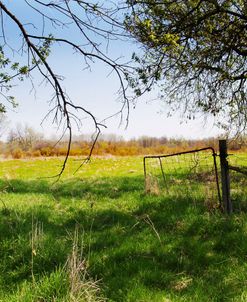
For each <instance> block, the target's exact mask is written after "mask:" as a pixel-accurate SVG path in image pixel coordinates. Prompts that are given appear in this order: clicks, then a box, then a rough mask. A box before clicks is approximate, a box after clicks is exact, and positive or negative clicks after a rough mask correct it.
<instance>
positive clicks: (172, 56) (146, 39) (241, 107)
mask: <svg viewBox="0 0 247 302" xmlns="http://www.w3.org/2000/svg"><path fill="white" fill-rule="evenodd" d="M128 3H129V5H130V7H131V10H130V12H129V13H128V15H127V17H126V27H127V29H128V30H129V32H130V33H131V34H132V35H133V36H134V37H135V39H137V40H138V41H139V42H140V43H141V45H142V46H143V50H144V53H145V55H144V56H142V57H138V56H137V55H134V59H135V60H136V61H137V62H138V63H139V68H138V69H137V76H136V77H135V78H134V79H132V85H133V86H135V87H136V89H138V87H140V88H141V87H142V86H143V85H145V86H146V85H149V84H150V83H151V84H152V85H153V84H157V83H158V84H159V85H160V87H161V91H162V92H161V97H162V98H163V99H164V100H165V101H166V102H167V103H168V104H169V105H170V106H171V107H170V108H171V110H177V109H178V108H183V110H184V113H186V115H187V117H188V118H194V117H195V116H196V113H198V112H202V113H206V114H208V113H209V114H212V115H213V116H215V121H216V122H217V123H218V125H220V126H223V127H224V128H226V129H230V130H237V131H243V130H246V123H247V100H246V96H247V82H246V80H247V4H246V1H243V0H188V1H181V0H162V1H160V0H145V1H142V0H129V1H128Z"/></svg>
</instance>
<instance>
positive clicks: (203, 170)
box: [144, 150, 219, 205]
mask: <svg viewBox="0 0 247 302" xmlns="http://www.w3.org/2000/svg"><path fill="white" fill-rule="evenodd" d="M213 154H215V153H214V152H213ZM213 154H212V150H202V151H197V150H195V152H193V151H190V152H188V153H182V154H181V153H179V154H174V155H172V154H171V155H169V156H166V157H165V156H160V157H159V156H153V157H152V156H148V157H146V159H145V161H144V162H145V167H144V169H145V185H146V192H148V193H153V194H166V195H169V196H171V197H172V196H173V197H178V196H181V195H182V196H183V197H184V196H187V197H189V198H190V199H193V200H194V201H197V200H200V201H201V200H203V201H204V202H209V203H213V204H215V205H217V204H219V203H218V200H219V199H218V198H219V196H218V193H219V192H218V186H217V181H218V180H217V175H216V173H217V172H216V171H215V164H214V157H213Z"/></svg>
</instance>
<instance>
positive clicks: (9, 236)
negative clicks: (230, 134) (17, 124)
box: [0, 177, 247, 301]
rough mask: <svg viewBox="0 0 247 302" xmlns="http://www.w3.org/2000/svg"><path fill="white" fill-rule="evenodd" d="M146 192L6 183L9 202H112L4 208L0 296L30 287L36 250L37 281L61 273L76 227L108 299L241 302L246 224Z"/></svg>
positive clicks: (109, 185)
mask: <svg viewBox="0 0 247 302" xmlns="http://www.w3.org/2000/svg"><path fill="white" fill-rule="evenodd" d="M142 186H143V181H142V178H141V177H139V178H135V177H131V178H127V177H126V178H114V179H113V178H112V179H109V178H108V179H101V180H95V181H94V182H86V181H81V180H78V179H77V180H73V181H69V182H65V183H59V184H57V185H56V186H55V187H52V186H51V185H50V184H49V183H48V182H44V181H36V182H35V181H32V182H24V181H21V180H12V181H9V182H4V181H3V180H2V181H1V187H2V188H5V190H6V192H11V193H13V194H15V193H16V194H29V193H32V194H35V193H38V194H51V195H52V196H53V195H55V196H57V197H71V196H72V197H79V198H81V197H83V196H85V194H86V193H90V194H91V196H94V195H95V196H96V197H97V198H102V197H104V198H107V197H108V198H109V201H107V200H106V201H105V204H102V206H100V205H99V206H98V207H97V208H90V207H84V208H82V207H79V203H75V204H73V206H71V205H70V204H69V203H70V199H69V198H68V200H67V203H64V202H63V203H60V202H57V201H55V202H54V201H53V202H51V201H49V202H47V204H38V205H36V206H35V204H32V205H30V208H26V209H19V208H18V206H16V208H11V207H9V208H2V211H1V212H0V241H1V244H0V255H1V260H0V271H1V272H2V276H3V277H2V278H0V286H1V287H2V291H3V292H5V293H8V292H11V291H13V290H15V289H16V287H17V286H21V283H22V282H23V281H24V280H31V271H32V263H31V260H32V254H33V253H34V251H33V250H32V249H35V257H33V258H34V262H33V273H34V275H35V276H36V278H41V277H42V275H43V274H49V273H51V272H52V271H54V270H55V269H56V268H57V267H61V266H63V265H64V263H65V262H66V260H67V257H68V255H69V253H70V251H71V247H72V244H73V233H74V230H75V227H77V228H78V229H79V231H80V234H82V240H83V243H81V245H82V246H83V252H84V255H85V257H86V258H87V260H88V263H89V271H90V274H91V275H92V276H93V277H95V278H97V279H102V288H103V290H104V294H105V296H106V297H107V298H109V299H110V300H111V301H164V298H169V299H171V300H172V301H181V300H183V301H232V299H233V298H235V299H237V298H238V297H239V298H240V296H241V294H242V293H243V291H244V289H245V282H246V278H247V270H246V265H245V262H246V254H247V245H246V242H247V235H246V222H245V220H246V216H245V215H244V214H243V215H239V216H233V217H224V216H223V215H222V214H220V213H218V212H216V211H215V212H213V213H208V212H207V211H206V210H205V207H204V206H203V203H202V202H201V201H198V200H190V199H189V198H188V197H177V198H176V199H174V198H172V197H165V196H163V197H161V196H149V195H144V194H143V190H142ZM134 193H135V194H134ZM133 194H134V195H133ZM86 196H87V195H86ZM133 196H134V197H133ZM90 198H91V197H90ZM121 198H122V199H121ZM133 198H134V202H133ZM114 199H116V200H117V199H118V203H121V202H125V203H127V202H126V199H132V203H134V206H133V207H131V206H129V207H127V208H121V209H120V208H119V209H118V208H117V207H114V206H113V204H112V200H114ZM32 228H33V229H35V230H36V231H34V230H33V232H32ZM35 236H36V237H35ZM32 239H33V242H34V243H33V247H32V246H31V242H32ZM33 255H34V254H33ZM0 292H1V291H0ZM6 301H7V300H6Z"/></svg>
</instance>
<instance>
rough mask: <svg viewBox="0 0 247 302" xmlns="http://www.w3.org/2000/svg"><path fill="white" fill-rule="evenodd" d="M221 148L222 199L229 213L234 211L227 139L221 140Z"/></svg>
mask: <svg viewBox="0 0 247 302" xmlns="http://www.w3.org/2000/svg"><path fill="white" fill-rule="evenodd" d="M219 150H220V168H221V185H222V199H223V205H224V210H225V211H226V212H227V213H228V214H231V213H232V203H231V197H230V176H229V167H228V161H227V156H228V154H227V142H226V140H225V139H224V140H220V141H219Z"/></svg>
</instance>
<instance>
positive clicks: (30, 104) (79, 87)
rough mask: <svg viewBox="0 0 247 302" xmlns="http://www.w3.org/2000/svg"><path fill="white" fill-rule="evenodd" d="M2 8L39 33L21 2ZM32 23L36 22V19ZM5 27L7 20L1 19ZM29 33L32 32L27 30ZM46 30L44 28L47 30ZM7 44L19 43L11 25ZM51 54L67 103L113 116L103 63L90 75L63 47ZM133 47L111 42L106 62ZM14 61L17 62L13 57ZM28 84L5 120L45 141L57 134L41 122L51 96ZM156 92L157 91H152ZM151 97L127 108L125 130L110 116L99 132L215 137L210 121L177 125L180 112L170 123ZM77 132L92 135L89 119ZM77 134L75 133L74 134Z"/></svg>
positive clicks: (114, 83) (112, 83)
mask: <svg viewBox="0 0 247 302" xmlns="http://www.w3.org/2000/svg"><path fill="white" fill-rule="evenodd" d="M4 2H5V4H6V5H7V6H8V7H9V8H12V9H14V12H15V14H16V16H17V17H19V18H20V19H21V20H23V21H24V20H25V21H24V22H27V21H28V20H31V21H32V22H34V21H35V22H37V29H34V28H32V27H31V26H30V27H28V28H30V30H32V31H36V32H39V31H40V28H38V27H39V26H40V24H41V23H40V22H41V20H39V19H38V18H37V16H36V15H34V14H33V12H32V11H31V10H30V11H27V10H26V5H25V3H24V1H23V0H20V1H11V0H8V1H4ZM36 18H37V19H36ZM6 22H7V20H6ZM31 28H32V29H31ZM47 31H49V27H48V28H47ZM8 33H9V36H10V38H9V39H10V43H12V44H15V45H17V44H18V43H19V42H20V39H19V33H18V32H17V28H16V27H15V26H9V27H8ZM57 33H58V34H59V35H60V36H61V35H67V36H70V37H71V38H73V39H76V38H79V36H78V34H77V33H75V32H74V31H72V30H63V32H59V31H58V32H57ZM53 50H54V53H52V54H51V56H50V58H49V64H50V65H51V66H52V67H53V69H54V71H55V73H57V74H60V75H63V76H64V77H65V79H64V81H63V86H64V88H65V89H66V92H67V93H68V94H69V96H70V98H71V99H72V100H73V101H74V103H75V104H79V105H82V106H84V107H85V108H86V109H88V110H90V111H91V112H92V113H93V114H94V115H95V116H96V117H97V118H98V120H102V119H104V118H106V117H108V116H110V115H112V114H113V113H115V112H117V111H118V110H119V108H120V107H121V104H120V103H119V102H118V101H117V98H118V95H117V91H118V88H119V82H118V80H117V78H116V76H114V74H110V75H109V72H110V70H109V68H107V67H106V66H105V65H104V64H102V63H99V62H96V63H94V64H92V65H91V71H90V70H84V68H85V63H84V61H83V60H82V58H81V57H79V56H78V55H73V53H72V52H71V51H69V49H68V48H66V47H63V46H62V45H58V46H55V47H54V49H53ZM136 50H137V49H136V45H134V44H133V43H132V44H131V43H125V42H114V43H110V44H109V49H108V54H109V56H111V57H114V58H117V57H124V56H125V57H126V58H123V59H122V60H128V58H129V57H130V56H131V53H132V51H136ZM15 59H19V57H18V55H15ZM33 82H34V84H35V87H36V91H33V90H32V86H31V84H30V82H28V81H24V82H23V83H20V85H18V86H17V87H14V89H13V91H12V94H14V95H15V96H16V97H17V100H18V102H19V107H18V108H17V109H16V110H15V111H13V110H9V111H8V118H9V120H10V121H11V124H12V125H15V124H17V123H22V124H28V125H29V126H32V127H34V129H36V130H37V131H39V132H44V133H45V134H46V135H47V136H49V135H52V134H54V133H56V127H55V125H52V122H51V120H49V119H48V120H47V121H46V122H45V123H44V124H43V126H42V127H41V126H40V123H41V121H42V119H43V117H44V116H45V115H46V113H47V112H48V111H49V105H48V100H49V99H50V95H51V93H52V91H51V90H50V88H49V87H48V86H47V85H44V84H42V85H40V82H41V78H40V77H39V75H37V74H34V77H33ZM156 92H157V91H156ZM154 95H155V94H154V93H152V94H149V95H144V96H143V97H142V98H141V99H140V100H139V101H138V103H137V105H136V106H135V109H134V108H133V106H131V108H130V109H131V110H130V116H129V125H128V128H127V129H126V127H125V126H126V124H125V123H122V125H120V127H119V122H120V118H119V117H114V118H112V119H110V120H108V121H107V123H106V126H107V129H104V130H103V133H106V134H107V133H115V134H117V135H121V136H124V137H125V138H127V139H128V138H132V137H139V136H143V135H148V136H157V137H160V136H167V137H185V138H199V137H209V136H214V135H217V134H218V133H219V131H218V130H217V128H215V127H213V123H212V120H210V119H208V122H207V123H206V124H205V119H204V118H200V117H199V116H198V118H197V119H196V120H195V121H193V122H192V121H190V122H188V121H187V122H185V121H184V122H183V123H181V121H182V119H181V113H180V112H178V113H177V114H176V115H174V116H173V117H172V118H167V114H166V111H167V108H166V107H165V105H164V104H162V103H161V102H160V101H159V100H155V101H154V100H153V98H154ZM81 130H82V133H86V134H88V133H90V132H92V131H93V125H92V122H91V121H90V119H88V118H87V119H85V120H83V125H82V129H81ZM74 133H75V134H78V132H77V130H76V129H75V130H74Z"/></svg>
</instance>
